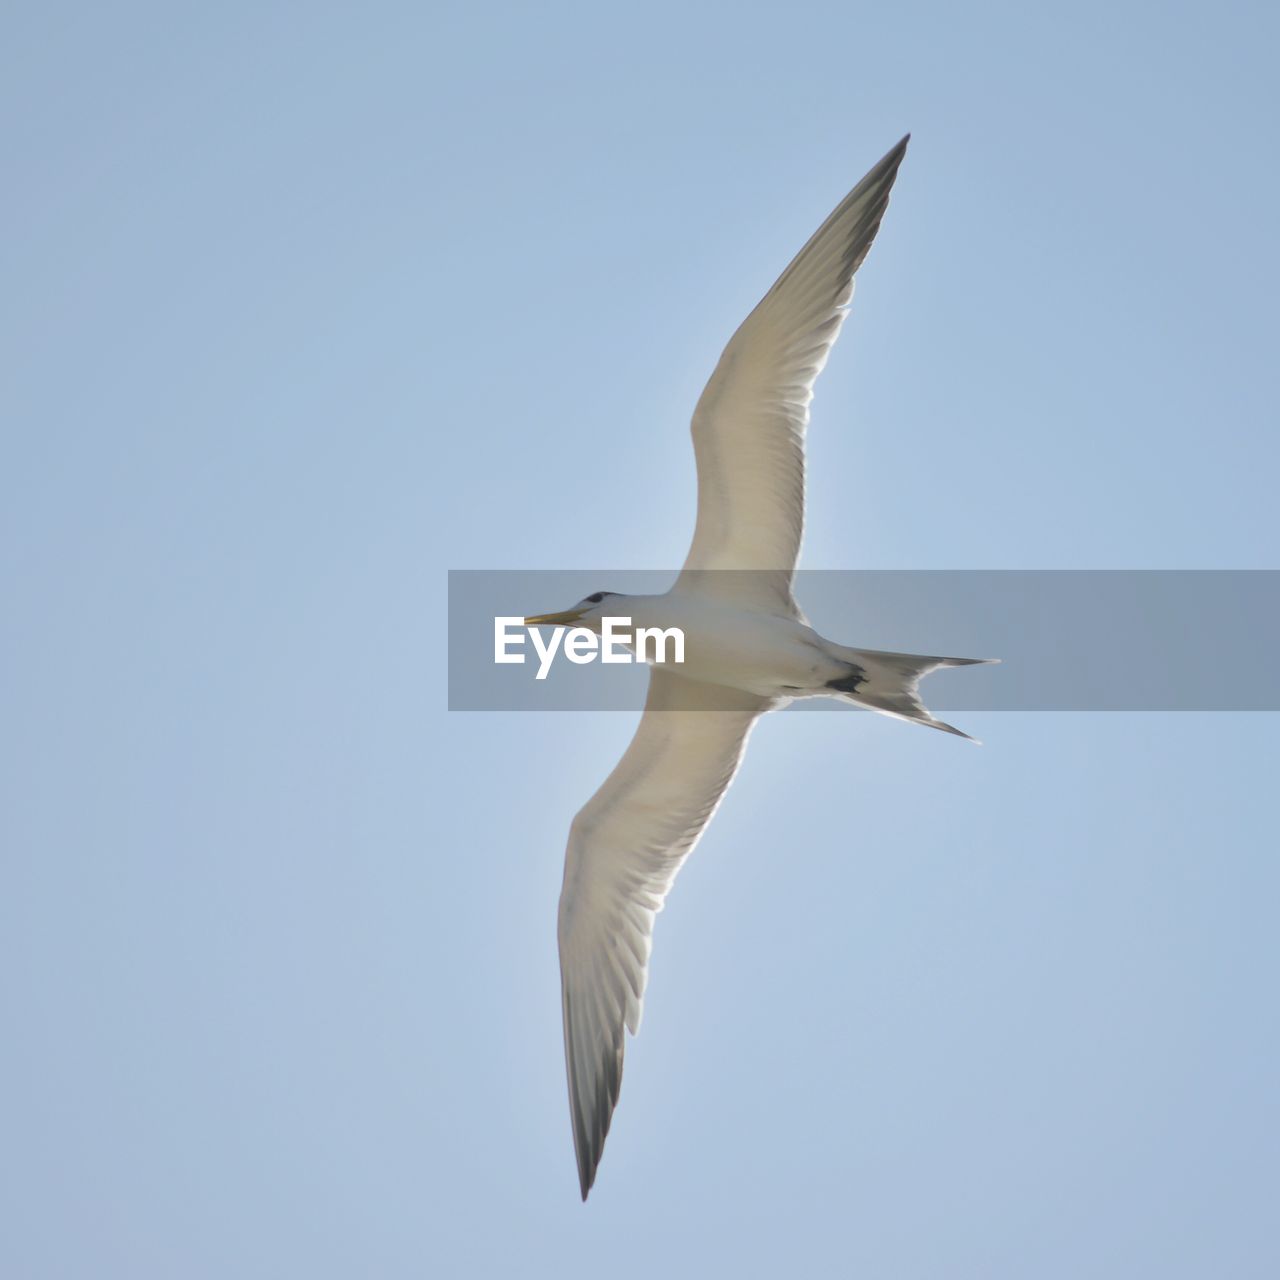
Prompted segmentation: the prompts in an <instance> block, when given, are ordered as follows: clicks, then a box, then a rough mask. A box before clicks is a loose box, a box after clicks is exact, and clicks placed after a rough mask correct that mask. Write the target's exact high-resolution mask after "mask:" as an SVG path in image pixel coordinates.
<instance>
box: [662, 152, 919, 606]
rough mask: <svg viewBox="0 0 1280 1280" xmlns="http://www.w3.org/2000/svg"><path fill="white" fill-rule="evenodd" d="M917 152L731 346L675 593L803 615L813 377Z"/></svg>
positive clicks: (705, 431) (703, 434) (855, 200)
mask: <svg viewBox="0 0 1280 1280" xmlns="http://www.w3.org/2000/svg"><path fill="white" fill-rule="evenodd" d="M909 136H910V135H908V137H909ZM906 149H907V138H903V139H902V141H901V142H899V143H898V145H897V146H896V147H894V148H893V150H892V151H890V152H889V154H888V155H887V156H885V157H884V159H883V160H881V161H880V163H879V164H877V165H876V166H875V168H874V169H872V170H871V172H870V173H868V174H867V176H866V177H865V178H863V179H862V181H861V182H859V183H858V185H857V186H856V187H854V189H853V190H852V191H851V192H850V193H849V194H848V195H847V196H845V198H844V199H843V200H842V201H841V202H840V204H839V205H838V206H837V208H836V210H835V212H834V213H832V215H831V216H830V217H829V218H828V219H827V220H826V222H824V223H823V224H822V226H821V227H819V228H818V230H817V231H816V232H815V233H814V235H813V238H812V239H811V240H810V241H809V243H808V244H806V245H805V247H804V248H803V249H801V250H800V252H799V253H798V254H797V255H796V257H795V259H794V260H793V261H792V263H791V265H790V266H789V267H787V269H786V270H785V271H784V272H783V273H782V275H781V276H779V277H778V280H777V283H776V284H775V285H774V286H773V288H772V289H770V290H769V292H768V293H767V294H765V296H764V298H763V299H761V301H760V303H759V304H758V305H757V306H756V308H755V310H754V311H752V313H751V314H750V315H749V316H748V317H747V318H746V320H744V321H743V323H742V325H741V327H740V328H739V329H738V331H737V333H735V334H734V335H733V337H732V338H731V339H730V340H729V345H728V346H727V347H725V349H724V354H723V355H721V357H720V363H719V364H718V365H717V366H716V370H715V373H713V374H712V375H711V381H710V382H708V383H707V386H706V389H705V390H704V391H703V393H702V396H701V398H700V399H699V401H698V406H697V408H696V409H695V410H694V414H693V447H694V452H695V453H696V455H697V459H698V522H697V527H696V528H695V530H694V534H693V545H692V546H691V547H690V548H689V557H688V559H687V560H686V561H685V564H684V569H683V570H682V572H681V574H680V578H679V580H678V581H677V583H676V586H675V588H674V589H675V590H677V591H693V590H696V591H700V592H703V593H706V594H710V595H717V596H721V597H724V598H727V599H729V600H732V601H733V602H734V603H736V604H739V605H742V606H747V607H753V608H763V609H769V610H771V611H777V610H784V611H787V612H790V613H797V612H798V611H797V610H796V608H795V604H794V601H793V600H792V596H791V576H792V573H793V571H794V569H795V565H796V559H797V557H798V556H799V554H800V539H801V536H802V533H803V530H804V432H805V427H806V426H807V425H808V422H809V402H810V401H811V400H812V399H813V384H814V381H815V379H816V378H817V376H818V374H819V373H821V372H822V367H823V365H824V364H826V362H827V356H828V354H829V353H830V351H831V346H832V344H833V343H834V342H835V340H836V336H837V335H838V334H839V332H840V326H841V324H842V323H843V321H844V316H845V309H846V307H847V306H848V304H849V300H850V299H851V298H852V296H853V275H854V272H855V271H857V269H858V267H859V266H860V265H861V263H862V260H863V258H865V257H866V255H867V250H868V249H870V247H871V242H872V240H874V239H875V235H876V231H877V230H878V228H879V226H880V219H881V218H882V217H883V216H884V211H885V208H886V206H887V205H888V203H889V190H890V188H891V187H892V186H893V180H894V178H895V177H896V175H897V172H898V166H899V164H901V163H902V157H903V155H904V154H905V152H906ZM724 570H739V571H742V570H750V572H733V573H730V572H723V571H724ZM708 571H710V572H708Z"/></svg>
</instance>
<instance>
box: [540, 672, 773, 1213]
mask: <svg viewBox="0 0 1280 1280" xmlns="http://www.w3.org/2000/svg"><path fill="white" fill-rule="evenodd" d="M770 705H771V704H770V703H769V702H768V701H767V700H766V699H763V698H757V697H755V696H754V695H753V694H749V693H743V692H740V691H738V690H735V689H722V688H719V687H718V686H715V685H708V684H702V683H700V682H696V681H692V680H686V679H685V678H684V677H683V676H679V675H675V674H673V673H671V672H668V671H662V670H659V669H658V668H654V669H652V670H651V672H650V675H649V697H648V701H647V702H646V704H645V710H644V715H643V717H642V718H641V720H640V725H639V727H638V728H637V730H636V735H635V737H634V738H632V740H631V745H630V746H629V747H628V748H627V750H626V753H625V754H624V755H623V757H622V759H621V760H620V761H619V762H618V765H617V767H616V768H615V769H614V771H613V772H612V773H611V774H610V775H609V777H608V778H607V779H606V781H605V783H604V785H603V786H602V787H601V788H600V790H599V791H597V792H596V793H595V795H594V796H592V797H591V799H590V800H588V801H587V803H586V805H584V806H583V808H582V810H581V811H580V812H579V813H578V815H577V817H576V818H574V820H573V825H572V827H570V829H569V847H568V850H567V852H566V854H565V866H564V888H563V890H562V891H561V894H560V927H559V934H560V984H561V994H562V997H563V1003H564V1051H565V1061H566V1065H567V1066H568V1071H569V1110H570V1112H571V1114H572V1118H573V1144H574V1149H575V1151H576V1152H577V1156H578V1179H579V1182H580V1183H581V1186H582V1198H583V1199H584V1200H585V1199H586V1198H587V1192H588V1191H589V1190H590V1189H591V1184H592V1182H594V1181H595V1176H596V1166H597V1165H598V1164H599V1163H600V1155H601V1152H602V1151H603V1149H604V1140H605V1135H606V1134H607V1133H608V1132H609V1122H610V1120H611V1119H612V1117H613V1109H614V1107H615V1106H616V1105H617V1103H618V1089H619V1087H620V1086H621V1084H622V1031H623V1026H624V1024H625V1026H626V1027H628V1028H629V1029H630V1031H631V1033H632V1035H634V1034H635V1033H636V1031H637V1030H638V1029H639V1026H640V1007H641V1002H642V1001H643V998H644V988H645V980H646V977H647V973H648V965H649V947H650V941H651V938H652V934H653V918H654V916H655V914H656V913H657V912H659V911H660V910H661V909H662V902H663V899H664V898H665V897H666V895H667V891H668V890H669V889H670V888H671V883H672V881H673V880H674V879H675V877H676V872H678V871H679V870H680V866H681V864H682V863H683V862H684V860H685V858H686V857H687V856H688V855H689V852H690V850H691V849H692V848H693V846H694V845H695V844H696V843H697V840H698V837H699V836H700V835H701V834H702V830H703V828H704V827H705V826H706V825H707V823H708V821H709V820H710V818H711V815H712V814H713V813H714V812H715V811H716V806H717V805H718V804H719V803H720V797H721V796H722V795H723V794H724V791H725V788H726V787H728V785H729V783H730V781H731V780H732V778H733V775H734V773H735V772H736V771H737V768H738V761H739V760H740V759H741V758H742V751H743V747H744V746H745V745H746V740H747V734H748V732H749V731H750V729H751V725H752V722H753V721H754V720H755V718H756V717H757V716H758V715H759V714H760V713H761V712H762V711H764V710H766V709H768V707H769V706H770Z"/></svg>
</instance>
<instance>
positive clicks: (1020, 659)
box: [449, 569, 1280, 711]
mask: <svg viewBox="0 0 1280 1280" xmlns="http://www.w3.org/2000/svg"><path fill="white" fill-rule="evenodd" d="M674 577H675V575H674V573H672V572H671V571H661V572H659V571H639V570H609V571H590V572H587V571H583V570H577V569H574V570H536V571H530V570H496V569H495V570H489V569H479V570H472V569H466V570H453V571H451V572H450V574H449V707H450V709H451V710H455V711H552V710H555V711H611V710H628V709H637V708H639V707H641V706H643V704H644V698H645V690H646V688H647V685H648V677H647V673H646V671H645V670H644V668H643V665H642V664H635V663H623V662H615V663H604V662H602V661H600V660H598V659H597V660H584V661H582V662H581V663H578V662H572V661H566V660H564V654H563V652H557V654H556V656H555V659H554V660H551V661H545V660H542V659H541V658H540V656H539V654H538V652H537V651H536V650H535V649H534V648H533V646H532V637H531V636H529V635H528V634H527V632H528V629H526V628H524V627H522V626H520V625H517V624H515V623H512V624H510V625H509V628H508V635H509V636H510V637H512V638H511V639H510V640H509V641H508V643H507V644H506V646H505V652H506V654H507V659H508V660H507V661H505V662H501V663H500V662H497V661H495V651H496V643H495V637H496V632H497V630H498V628H497V627H496V626H495V619H500V618H507V619H519V618H522V617H524V616H526V615H531V614H545V613H550V612H558V611H561V610H566V609H569V608H570V607H571V606H572V605H574V604H575V603H576V602H577V601H579V600H581V599H583V598H584V597H586V596H588V595H590V594H591V593H593V592H596V591H604V590H607V591H611V592H618V593H621V594H625V595H646V594H656V593H660V592H663V591H666V590H667V589H668V588H669V587H670V585H671V583H672V581H673V580H674ZM795 596H796V599H797V600H798V601H799V602H800V605H801V607H802V608H803V609H804V611H805V613H806V614H807V616H808V619H809V622H810V624H811V625H812V626H813V627H814V628H815V630H817V631H818V632H820V633H821V634H822V635H823V636H825V637H827V638H828V639H830V640H834V641H836V642H838V643H840V644H844V645H850V646H853V647H857V648H862V649H892V650H898V651H902V652H908V653H921V654H944V655H949V656H956V657H975V658H1000V659H1002V660H1003V661H1002V664H1001V665H1000V666H987V667H966V668H958V669H954V670H942V671H939V672H937V673H935V674H933V675H930V676H929V677H928V678H927V681H926V684H925V690H926V694H927V697H926V700H927V702H928V704H929V706H930V707H931V708H935V709H937V710H947V711H982V710H989V711H1276V710H1280V662H1278V660H1277V659H1278V658H1280V652H1278V650H1280V571H1274V570H1265V571H1262V570H1218V569H1214V570H1035V571H1021V570H963V571H932V570H920V571H916V570H912V571H877V572H868V571H855V570H813V571H801V572H799V573H797V574H796V581H795ZM625 603H626V602H625V601H618V602H617V608H616V612H617V613H618V614H619V615H622V616H626V608H625ZM522 632H523V633H525V634H524V638H523V640H522V641H521V640H517V639H515V638H514V637H516V636H517V635H518V634H519V633H522ZM543 635H544V637H549V636H550V628H544V629H543ZM521 654H522V655H523V657H524V661H523V662H521V661H517V660H516V656H517V655H521ZM540 671H542V674H543V678H541V679H539V678H538V676H539V672H540ZM801 705H806V706H815V707H817V706H824V705H832V706H834V705H836V704H834V703H828V701H827V700H825V699H823V700H813V701H809V702H806V703H803V704H801Z"/></svg>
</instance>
